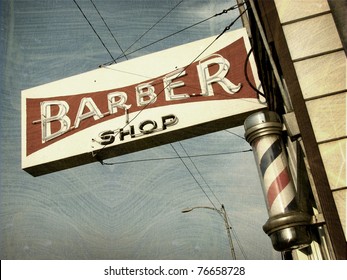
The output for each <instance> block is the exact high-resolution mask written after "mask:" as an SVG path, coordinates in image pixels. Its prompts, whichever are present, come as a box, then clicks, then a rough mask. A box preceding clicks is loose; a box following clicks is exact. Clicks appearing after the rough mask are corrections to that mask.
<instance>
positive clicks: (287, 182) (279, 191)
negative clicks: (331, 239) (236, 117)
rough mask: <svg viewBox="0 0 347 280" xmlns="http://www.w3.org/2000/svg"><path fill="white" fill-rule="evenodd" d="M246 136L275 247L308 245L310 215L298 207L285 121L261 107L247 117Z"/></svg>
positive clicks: (267, 227)
mask: <svg viewBox="0 0 347 280" xmlns="http://www.w3.org/2000/svg"><path fill="white" fill-rule="evenodd" d="M244 125H245V130H246V134H245V136H246V140H247V141H248V142H249V143H250V144H251V146H252V148H253V153H254V157H255V160H256V163H257V168H258V172H259V175H260V179H261V184H262V187H263V192H264V197H265V202H266V205H267V210H268V214H269V217H270V218H269V220H268V221H267V222H266V223H265V225H264V226H263V229H264V231H265V232H266V233H267V234H268V235H269V236H270V238H271V241H272V244H273V247H274V249H276V250H277V251H287V250H292V249H296V248H301V247H305V246H308V245H309V244H310V243H311V236H310V232H309V227H308V225H309V223H310V218H311V217H310V215H309V214H307V213H304V212H301V211H300V210H299V209H298V206H297V203H296V200H295V193H296V190H295V186H294V183H293V180H292V177H291V174H290V170H289V166H288V160H287V156H286V150H285V147H284V144H283V142H282V139H281V134H282V123H281V120H280V118H279V116H278V115H277V114H276V113H274V112H269V111H262V112H258V113H255V114H253V115H251V116H249V117H248V118H247V119H246V120H245V124H244Z"/></svg>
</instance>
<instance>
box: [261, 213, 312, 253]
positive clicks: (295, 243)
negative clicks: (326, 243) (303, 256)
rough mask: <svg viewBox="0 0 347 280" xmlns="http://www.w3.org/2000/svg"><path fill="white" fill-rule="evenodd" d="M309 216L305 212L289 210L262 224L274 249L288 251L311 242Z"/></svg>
mask: <svg viewBox="0 0 347 280" xmlns="http://www.w3.org/2000/svg"><path fill="white" fill-rule="evenodd" d="M310 218H311V216H310V215H308V214H307V213H302V212H289V213H284V214H280V215H276V216H273V217H271V218H269V220H268V221H267V222H266V223H265V225H264V226H263V230H264V231H265V232H266V233H267V234H268V235H269V237H270V239H271V242H272V246H273V248H274V249H275V250H276V251H281V252H282V251H290V250H294V249H300V248H304V247H307V246H309V245H310V244H311V241H312V238H311V232H310Z"/></svg>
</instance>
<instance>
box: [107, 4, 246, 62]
mask: <svg viewBox="0 0 347 280" xmlns="http://www.w3.org/2000/svg"><path fill="white" fill-rule="evenodd" d="M242 5H243V4H237V5H234V6H232V7H230V8H229V9H225V10H223V11H222V12H220V13H217V14H215V15H213V16H210V17H208V18H206V19H204V20H201V21H199V22H196V23H194V24H192V25H190V26H187V27H185V28H183V29H181V30H178V31H176V32H174V33H171V34H169V35H167V36H165V37H163V38H161V39H159V40H156V41H154V42H152V43H149V44H147V45H145V46H142V47H140V48H138V49H136V50H134V51H131V52H129V53H127V55H130V54H133V53H135V52H138V51H140V50H142V49H145V48H147V47H150V46H152V45H154V44H156V43H158V42H161V41H163V40H165V39H168V38H170V37H172V36H174V35H177V34H179V33H181V32H183V31H186V30H188V29H190V28H192V27H195V26H197V25H199V24H201V23H204V22H206V21H208V20H210V19H212V18H214V17H217V16H220V15H223V14H226V13H228V12H229V11H231V10H235V9H237V8H238V7H239V6H242ZM246 10H247V9H246ZM246 10H245V11H244V12H242V13H241V14H240V15H239V16H238V17H237V18H236V20H238V19H239V18H240V17H241V16H242V15H243V14H244V13H245V12H246ZM236 20H235V21H236ZM233 24H234V22H232V23H231V24H230V25H228V26H227V27H226V28H225V29H224V31H223V32H222V34H223V33H224V32H226V31H227V30H229V29H230V27H231V26H232V25H233ZM222 34H219V37H220V36H221V35H222ZM119 58H122V56H120V57H118V58H117V59H119ZM113 62H114V61H109V62H106V63H104V65H110V64H112V63H113Z"/></svg>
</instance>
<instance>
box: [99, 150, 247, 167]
mask: <svg viewBox="0 0 347 280" xmlns="http://www.w3.org/2000/svg"><path fill="white" fill-rule="evenodd" d="M247 152H252V149H248V150H243V151H235V152H224V153H212V154H202V155H191V156H180V157H178V156H176V157H161V158H146V159H135V160H128V161H120V162H104V161H102V162H101V164H102V165H118V164H127V163H136V162H147V161H157V160H171V159H179V158H182V159H184V158H188V157H189V158H198V157H210V156H220V155H230V154H239V153H247Z"/></svg>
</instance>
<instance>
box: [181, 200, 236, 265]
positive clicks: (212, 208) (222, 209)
mask: <svg viewBox="0 0 347 280" xmlns="http://www.w3.org/2000/svg"><path fill="white" fill-rule="evenodd" d="M194 209H209V210H213V211H216V212H217V213H218V214H219V215H220V216H221V217H222V218H223V220H224V224H225V228H226V230H227V234H228V239H229V245H230V253H231V256H232V258H233V259H234V260H236V255H235V249H234V245H233V240H232V239H231V232H230V229H231V226H230V224H229V221H228V217H227V213H226V211H225V208H224V205H223V204H222V206H221V208H220V209H217V208H214V207H209V206H195V207H191V208H185V209H182V211H181V212H182V213H188V212H191V211H193V210H194Z"/></svg>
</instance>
